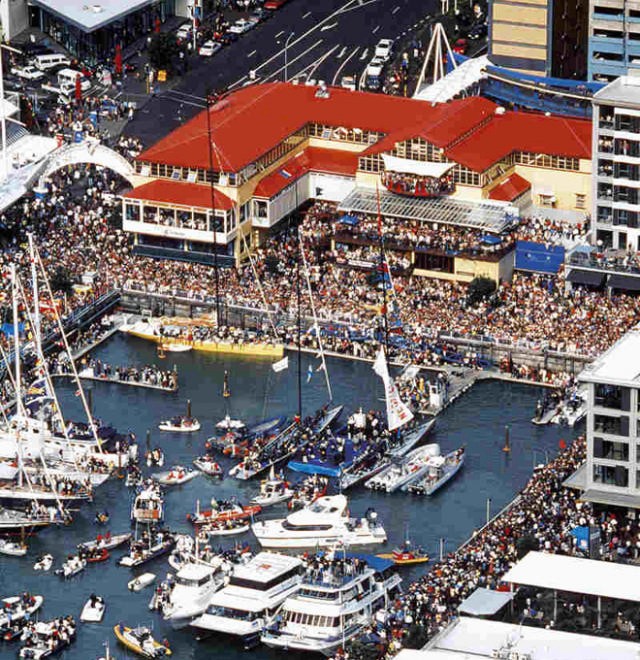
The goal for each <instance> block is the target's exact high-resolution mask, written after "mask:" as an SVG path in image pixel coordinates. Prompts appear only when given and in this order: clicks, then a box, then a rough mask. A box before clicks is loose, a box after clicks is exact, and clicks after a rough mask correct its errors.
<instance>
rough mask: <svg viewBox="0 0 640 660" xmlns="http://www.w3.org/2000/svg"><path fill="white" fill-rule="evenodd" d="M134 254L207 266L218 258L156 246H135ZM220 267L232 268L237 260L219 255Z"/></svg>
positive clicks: (208, 254)
mask: <svg viewBox="0 0 640 660" xmlns="http://www.w3.org/2000/svg"><path fill="white" fill-rule="evenodd" d="M133 253H134V254H137V255H139V256H141V257H154V258H156V259H173V260H174V261H185V262H187V263H195V264H205V265H207V266H213V265H214V263H215V261H216V258H215V257H214V255H213V254H212V253H209V252H194V251H191V252H187V251H185V250H179V249H177V248H169V247H158V246H155V245H135V246H134V248H133ZM217 261H218V266H221V267H223V268H232V267H233V266H234V265H235V259H234V258H233V257H230V256H229V255H228V254H218V257H217Z"/></svg>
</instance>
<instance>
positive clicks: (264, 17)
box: [250, 7, 272, 21]
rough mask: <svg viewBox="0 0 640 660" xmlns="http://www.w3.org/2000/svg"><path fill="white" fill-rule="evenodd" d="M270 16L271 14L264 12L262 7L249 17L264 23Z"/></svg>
mask: <svg viewBox="0 0 640 660" xmlns="http://www.w3.org/2000/svg"><path fill="white" fill-rule="evenodd" d="M271 16H272V14H271V12H269V11H266V10H265V9H264V7H258V8H257V9H254V10H253V11H252V12H251V17H252V18H255V19H257V20H258V21H266V20H267V19H268V18H271ZM251 17H250V18H251Z"/></svg>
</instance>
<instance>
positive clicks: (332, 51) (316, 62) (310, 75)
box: [307, 45, 340, 78]
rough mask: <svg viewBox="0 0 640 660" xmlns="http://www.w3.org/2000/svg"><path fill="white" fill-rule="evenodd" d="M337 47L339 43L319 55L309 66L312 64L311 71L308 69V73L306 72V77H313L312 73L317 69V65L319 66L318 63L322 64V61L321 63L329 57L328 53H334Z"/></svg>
mask: <svg viewBox="0 0 640 660" xmlns="http://www.w3.org/2000/svg"><path fill="white" fill-rule="evenodd" d="M338 48H340V46H339V45H336V46H334V47H333V48H332V49H331V50H330V51H328V52H327V53H325V54H324V55H323V56H322V57H320V58H319V59H317V60H316V61H315V62H314V63H313V64H312V65H311V66H313V68H312V69H311V71H309V73H308V74H307V78H311V77H313V74H314V73H315V72H316V70H317V69H318V67H319V66H320V65H321V64H322V63H323V62H324V61H325V60H326V59H327V58H328V57H329V55H331V54H332V53H334V52H335V51H336V50H337V49H338Z"/></svg>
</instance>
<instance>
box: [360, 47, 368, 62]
mask: <svg viewBox="0 0 640 660" xmlns="http://www.w3.org/2000/svg"><path fill="white" fill-rule="evenodd" d="M368 54H369V49H368V48H365V49H364V50H363V51H362V55H360V57H359V58H358V59H359V60H360V61H361V62H362V61H364V60H366V59H367V55H368Z"/></svg>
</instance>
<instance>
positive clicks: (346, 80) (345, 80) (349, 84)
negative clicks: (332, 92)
mask: <svg viewBox="0 0 640 660" xmlns="http://www.w3.org/2000/svg"><path fill="white" fill-rule="evenodd" d="M340 87H342V88H343V89H350V90H351V91H352V92H355V91H356V78H355V76H342V80H341V81H340Z"/></svg>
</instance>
